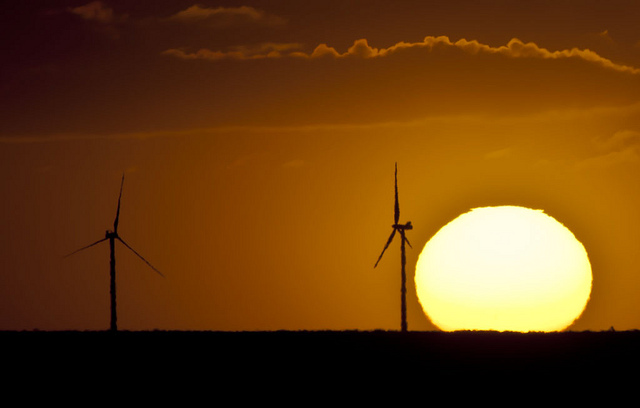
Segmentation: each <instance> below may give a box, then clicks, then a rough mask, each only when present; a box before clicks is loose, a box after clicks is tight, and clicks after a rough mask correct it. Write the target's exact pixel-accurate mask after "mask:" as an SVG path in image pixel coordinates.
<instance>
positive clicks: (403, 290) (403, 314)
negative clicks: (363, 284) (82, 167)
mask: <svg viewBox="0 0 640 408" xmlns="http://www.w3.org/2000/svg"><path fill="white" fill-rule="evenodd" d="M395 181H396V183H395V185H396V200H395V208H394V214H393V225H392V226H391V227H392V228H393V230H392V231H391V236H389V239H388V240H387V243H386V244H385V246H384V249H383V250H382V253H381V254H380V256H379V257H378V260H377V261H376V264H375V265H374V268H375V267H376V266H378V262H380V259H382V255H383V254H384V251H386V250H387V248H388V247H389V244H391V241H393V237H394V236H395V235H396V231H397V232H398V233H399V234H400V237H401V242H400V254H401V255H400V261H401V264H402V274H401V280H402V284H401V286H400V296H401V297H400V318H401V327H400V328H401V330H402V331H403V332H406V331H407V300H406V298H407V287H406V282H407V275H406V273H405V264H406V256H405V248H404V244H405V242H406V243H407V244H408V245H409V247H411V244H410V243H409V240H408V239H407V237H406V236H405V231H406V230H410V229H413V226H412V225H411V221H409V222H407V223H406V224H398V221H399V220H400V204H399V203H398V163H396V173H395Z"/></svg>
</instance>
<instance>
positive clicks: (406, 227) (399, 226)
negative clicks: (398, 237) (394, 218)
mask: <svg viewBox="0 0 640 408" xmlns="http://www.w3.org/2000/svg"><path fill="white" fill-rule="evenodd" d="M392 227H393V228H395V229H399V230H410V229H413V225H411V221H409V222H407V223H406V224H393V225H392Z"/></svg>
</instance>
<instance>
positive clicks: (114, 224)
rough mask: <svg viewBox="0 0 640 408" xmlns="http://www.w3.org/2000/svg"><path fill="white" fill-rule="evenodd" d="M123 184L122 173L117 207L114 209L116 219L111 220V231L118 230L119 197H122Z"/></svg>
mask: <svg viewBox="0 0 640 408" xmlns="http://www.w3.org/2000/svg"><path fill="white" fill-rule="evenodd" d="M123 185H124V173H122V182H120V195H119V196H118V209H117V210H116V220H115V221H114V222H113V232H116V233H117V232H118V219H119V218H120V199H121V198H122V186H123Z"/></svg>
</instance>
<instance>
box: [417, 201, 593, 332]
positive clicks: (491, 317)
mask: <svg viewBox="0 0 640 408" xmlns="http://www.w3.org/2000/svg"><path fill="white" fill-rule="evenodd" d="M591 281H592V276H591V265H590V263H589V258H588V256H587V252H586V250H585V248H584V246H583V245H582V244H581V243H580V241H578V240H577V239H576V237H575V236H574V235H573V233H571V231H569V229H567V228H566V227H565V226H564V225H562V224H561V223H559V222H558V221H556V220H555V219H554V218H552V217H550V216H548V215H547V214H545V213H544V212H543V211H541V210H532V209H529V208H524V207H515V206H500V207H483V208H476V209H473V210H471V211H470V212H467V213H465V214H462V215H460V216H459V217H458V218H456V219H455V220H453V221H451V222H450V223H449V224H447V225H445V226H444V227H443V228H442V229H440V231H438V232H437V233H436V234H435V235H434V236H433V237H432V238H431V240H429V242H427V244H426V245H425V247H424V249H423V250H422V253H421V254H420V257H419V259H418V263H417V266H416V275H415V283H416V290H417V294H418V299H419V301H420V304H421V305H422V308H423V310H424V312H425V313H426V315H427V316H428V318H429V319H430V320H431V321H432V322H433V323H434V324H435V325H436V326H437V327H438V328H440V329H442V330H445V331H454V330H497V331H518V332H528V331H543V332H549V331H560V330H563V329H565V328H567V327H568V326H569V325H571V324H572V323H573V322H574V320H575V319H577V318H578V317H579V316H580V315H581V314H582V312H583V310H584V308H585V306H586V304H587V302H588V300H589V295H590V293H591Z"/></svg>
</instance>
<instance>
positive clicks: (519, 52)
mask: <svg viewBox="0 0 640 408" xmlns="http://www.w3.org/2000/svg"><path fill="white" fill-rule="evenodd" d="M436 47H449V48H458V49H460V50H462V51H464V52H466V53H468V54H472V55H475V54H479V53H484V54H499V55H505V56H508V57H511V58H537V59H568V58H578V59H582V60H584V61H587V62H590V63H594V64H597V65H600V66H601V67H603V68H607V69H611V70H615V71H619V72H626V73H630V74H640V69H638V68H634V67H632V66H628V65H622V64H617V63H615V62H613V61H611V60H609V59H607V58H604V57H602V56H600V55H599V54H597V53H596V52H594V51H591V50H589V49H578V48H572V49H564V50H559V51H549V50H548V49H546V48H542V47H540V46H538V45H537V44H535V43H533V42H528V43H524V42H522V41H521V40H519V39H517V38H513V39H511V41H509V42H508V43H507V44H506V45H503V46H499V47H492V46H490V45H487V44H482V43H480V42H478V41H476V40H471V41H469V40H466V39H460V40H458V41H455V42H452V41H451V40H450V39H449V37H446V36H438V37H433V36H428V37H425V39H424V40H423V41H421V42H414V43H407V42H399V43H397V44H395V45H393V46H391V47H388V48H380V49H378V48H374V47H372V46H370V45H369V43H368V41H367V40H366V39H359V40H356V41H355V42H354V43H353V45H352V46H351V47H349V49H347V51H346V52H344V53H340V52H339V51H337V50H336V49H335V48H333V47H330V46H328V45H327V44H320V45H318V46H317V47H316V48H315V49H314V50H313V51H312V52H311V53H306V52H303V51H299V50H296V51H292V50H280V51H284V52H278V53H275V54H271V55H269V53H252V54H251V55H250V58H249V56H247V55H245V54H238V52H237V51H210V50H207V49H201V50H200V51H198V52H196V53H186V52H184V51H181V50H176V49H172V50H167V51H165V52H164V54H166V55H172V56H175V57H179V58H183V59H210V60H221V59H258V58H272V57H278V58H280V57H296V58H306V59H316V58H324V57H331V58H349V57H352V58H381V57H386V56H389V55H391V54H394V53H396V52H401V51H402V50H406V49H410V48H423V49H425V50H427V51H432V50H433V49H434V48H436Z"/></svg>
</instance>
